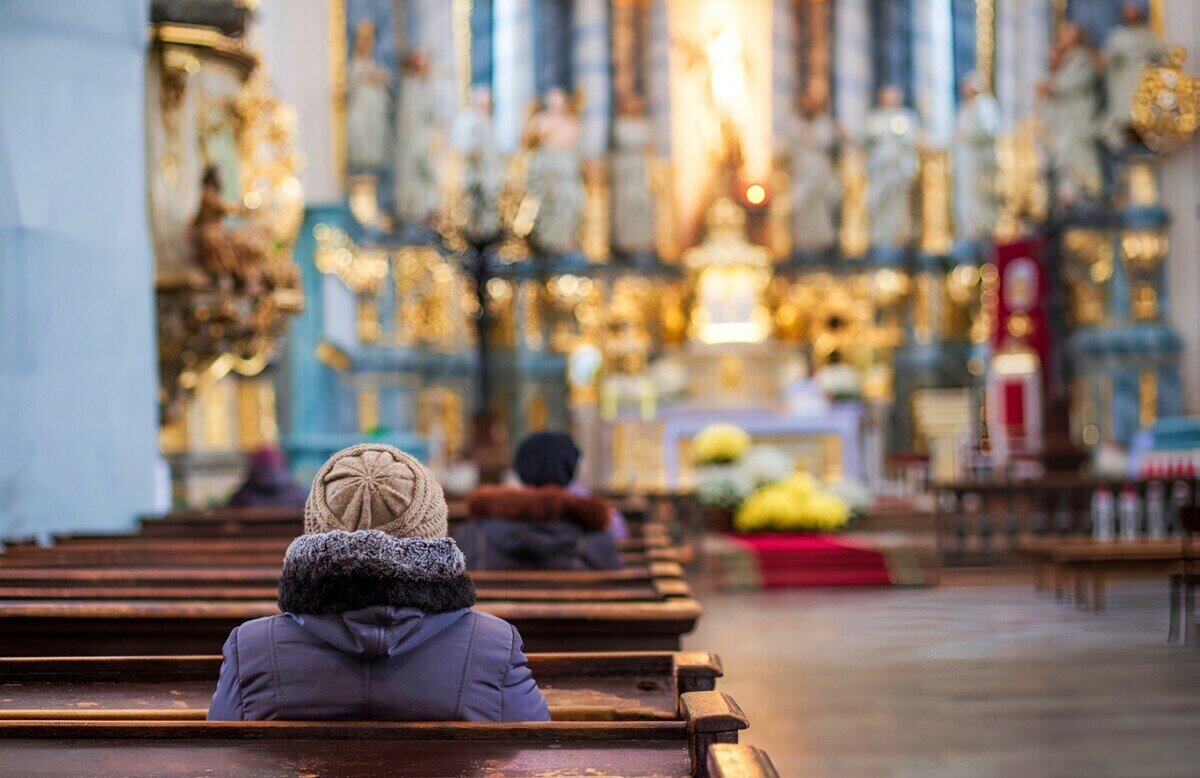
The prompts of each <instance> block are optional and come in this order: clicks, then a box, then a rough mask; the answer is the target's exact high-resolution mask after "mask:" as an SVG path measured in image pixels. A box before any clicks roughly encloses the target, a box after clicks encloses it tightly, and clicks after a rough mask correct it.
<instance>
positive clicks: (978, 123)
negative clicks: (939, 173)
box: [954, 73, 1000, 241]
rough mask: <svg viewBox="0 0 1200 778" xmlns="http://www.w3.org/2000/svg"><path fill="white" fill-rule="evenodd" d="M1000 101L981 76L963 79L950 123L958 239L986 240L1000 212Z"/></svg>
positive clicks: (991, 233) (992, 232)
mask: <svg viewBox="0 0 1200 778" xmlns="http://www.w3.org/2000/svg"><path fill="white" fill-rule="evenodd" d="M999 134H1000V104H999V103H998V102H997V101H996V98H995V97H994V96H993V95H992V94H991V93H990V92H989V91H988V90H987V87H986V85H985V83H984V82H983V79H982V78H981V77H980V76H979V75H978V74H976V73H972V74H970V75H968V76H967V77H966V78H964V79H963V83H962V100H961V102H960V103H959V108H958V116H957V117H956V118H955V122H954V220H955V228H956V232H957V234H958V236H959V238H961V239H963V240H969V241H976V240H988V239H990V238H991V237H992V236H993V235H994V234H995V232H996V221H997V219H998V217H999V213H1000V192H999V180H1000V170H999V168H998V166H997V164H996V138H997V137H998V136H999Z"/></svg>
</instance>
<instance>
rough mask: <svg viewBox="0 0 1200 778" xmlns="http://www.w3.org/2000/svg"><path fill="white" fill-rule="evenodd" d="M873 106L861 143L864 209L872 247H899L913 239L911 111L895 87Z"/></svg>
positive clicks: (916, 163) (915, 125) (916, 126)
mask: <svg viewBox="0 0 1200 778" xmlns="http://www.w3.org/2000/svg"><path fill="white" fill-rule="evenodd" d="M877 101H878V102H877V106H876V108H875V109H874V110H872V111H871V112H870V113H869V114H868V115H867V133H866V137H865V139H864V143H863V145H864V146H865V149H866V153H867V205H868V211H869V214H870V217H869V218H870V228H869V229H870V236H871V245H872V246H878V247H891V248H900V247H904V246H907V245H909V244H910V243H912V241H913V238H914V237H915V235H916V230H915V220H914V218H913V202H912V189H913V184H914V182H915V181H916V178H917V173H918V172H919V170H920V164H921V163H920V157H919V156H918V154H917V134H918V131H919V130H920V122H919V120H918V119H917V115H916V113H914V112H913V111H912V110H910V109H908V108H905V107H904V100H903V95H901V93H900V90H899V89H897V88H896V87H894V86H885V87H883V88H882V89H880V90H879V94H878V97H877Z"/></svg>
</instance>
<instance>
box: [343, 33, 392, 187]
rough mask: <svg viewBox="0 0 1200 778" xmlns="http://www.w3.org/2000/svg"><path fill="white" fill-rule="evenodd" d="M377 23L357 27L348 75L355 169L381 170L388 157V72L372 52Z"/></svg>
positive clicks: (349, 150) (349, 151)
mask: <svg viewBox="0 0 1200 778" xmlns="http://www.w3.org/2000/svg"><path fill="white" fill-rule="evenodd" d="M374 50H375V25H374V24H372V23H371V22H369V21H362V22H359V23H358V26H357V27H355V29H354V56H353V57H352V58H351V60H350V68H349V72H348V73H347V76H346V162H347V164H348V165H349V167H350V170H351V171H352V172H359V171H372V172H374V171H378V170H379V168H381V167H383V165H384V161H385V160H386V159H387V142H388V116H387V113H388V86H389V82H390V81H391V78H390V76H389V75H388V72H387V71H386V70H385V69H383V68H382V67H380V66H379V65H378V64H377V63H376V62H375V60H374V59H373V58H372V56H371V54H372V52H373V51H374Z"/></svg>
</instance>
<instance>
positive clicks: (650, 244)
mask: <svg viewBox="0 0 1200 778" xmlns="http://www.w3.org/2000/svg"><path fill="white" fill-rule="evenodd" d="M613 147H614V148H613V156H612V171H613V246H614V248H616V249H617V251H619V252H621V253H623V254H638V253H644V252H648V251H651V250H653V248H654V195H653V193H652V192H651V191H650V177H649V170H648V169H647V168H648V166H647V164H646V162H647V156H648V155H649V154H650V150H651V141H650V125H649V123H648V122H647V121H646V116H645V101H644V100H643V99H642V96H641V95H639V94H636V93H632V92H631V93H628V94H625V95H622V96H621V100H620V105H619V107H618V114H617V119H616V121H615V122H614V123H613Z"/></svg>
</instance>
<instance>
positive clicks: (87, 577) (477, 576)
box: [0, 562, 683, 590]
mask: <svg viewBox="0 0 1200 778" xmlns="http://www.w3.org/2000/svg"><path fill="white" fill-rule="evenodd" d="M279 572H280V567H279V566H278V565H262V566H244V567H243V566H233V567H224V568H223V567H136V566H124V567H122V566H91V567H53V566H48V567H26V566H4V565H2V564H0V586H59V585H62V584H69V585H71V586H78V587H83V586H89V587H111V586H164V587H169V586H190V585H193V584H198V585H205V584H214V583H226V584H231V585H233V584H237V585H242V586H276V585H277V584H278V583H279ZM682 577H683V568H682V567H680V566H679V565H678V564H677V563H675V562H651V563H650V564H648V565H643V566H637V567H624V568H621V569H620V570H474V571H471V578H472V579H473V580H474V581H475V585H476V587H478V588H505V589H543V588H549V587H553V588H588V587H593V588H600V587H603V588H605V589H634V590H636V589H642V588H644V587H647V586H651V585H652V584H653V582H659V583H666V582H668V581H678V582H680V583H682Z"/></svg>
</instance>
